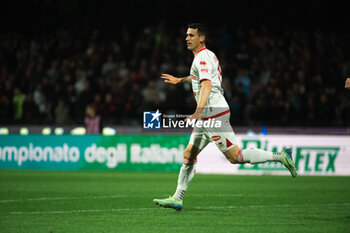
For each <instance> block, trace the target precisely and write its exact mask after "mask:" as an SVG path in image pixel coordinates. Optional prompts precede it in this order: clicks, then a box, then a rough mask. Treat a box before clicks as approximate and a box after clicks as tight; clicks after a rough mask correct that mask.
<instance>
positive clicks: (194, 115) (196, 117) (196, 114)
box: [185, 112, 201, 122]
mask: <svg viewBox="0 0 350 233" xmlns="http://www.w3.org/2000/svg"><path fill="white" fill-rule="evenodd" d="M200 115H201V114H200V113H197V112H195V113H193V114H192V115H191V116H189V117H187V118H186V119H185V122H186V121H192V120H197V119H198V118H199V117H200Z"/></svg>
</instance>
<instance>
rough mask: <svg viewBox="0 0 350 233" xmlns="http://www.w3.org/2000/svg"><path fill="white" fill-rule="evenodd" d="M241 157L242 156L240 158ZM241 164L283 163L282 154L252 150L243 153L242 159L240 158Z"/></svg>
mask: <svg viewBox="0 0 350 233" xmlns="http://www.w3.org/2000/svg"><path fill="white" fill-rule="evenodd" d="M238 157H240V156H238ZM239 160H241V161H239V162H241V163H251V164H255V163H265V162H271V161H276V162H282V154H281V153H279V152H277V153H275V152H270V151H264V150H260V149H258V148H250V149H245V150H242V151H241V158H239Z"/></svg>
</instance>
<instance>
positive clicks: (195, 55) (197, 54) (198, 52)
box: [194, 47, 207, 56]
mask: <svg viewBox="0 0 350 233" xmlns="http://www.w3.org/2000/svg"><path fill="white" fill-rule="evenodd" d="M206 49H207V48H206V47H204V48H201V49H200V50H199V51H198V52H197V53H196V55H194V56H197V55H198V53H200V52H202V51H203V50H206Z"/></svg>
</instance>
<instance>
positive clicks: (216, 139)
mask: <svg viewBox="0 0 350 233" xmlns="http://www.w3.org/2000/svg"><path fill="white" fill-rule="evenodd" d="M220 138H221V136H219V135H216V136H212V137H211V139H212V140H213V141H218V140H220Z"/></svg>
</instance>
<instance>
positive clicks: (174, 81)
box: [160, 74, 191, 85]
mask: <svg viewBox="0 0 350 233" xmlns="http://www.w3.org/2000/svg"><path fill="white" fill-rule="evenodd" d="M160 78H162V79H164V82H166V83H170V84H175V85H176V84H178V83H191V76H186V77H183V78H177V77H174V76H172V75H170V74H162V76H161V77H160Z"/></svg>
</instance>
